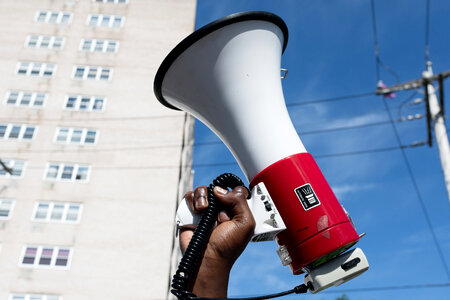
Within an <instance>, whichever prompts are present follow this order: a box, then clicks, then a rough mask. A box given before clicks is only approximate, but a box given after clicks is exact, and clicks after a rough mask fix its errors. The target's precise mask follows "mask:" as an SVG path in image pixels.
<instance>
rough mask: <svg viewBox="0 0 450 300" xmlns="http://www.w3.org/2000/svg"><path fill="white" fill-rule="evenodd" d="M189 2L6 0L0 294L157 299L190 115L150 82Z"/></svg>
mask: <svg viewBox="0 0 450 300" xmlns="http://www.w3.org/2000/svg"><path fill="white" fill-rule="evenodd" d="M195 4H196V3H195V0H183V1H178V0H164V1H162V0H39V1H36V0H20V1H0V42H1V45H2V46H1V47H0V299H8V300H75V299H76V300H84V299H86V300H88V299H89V300H92V299H117V300H119V299H133V300H136V299H165V298H167V295H168V285H169V280H170V279H169V278H170V272H171V269H173V267H174V266H173V264H174V263H173V261H174V260H175V257H176V250H175V249H176V244H175V243H174V240H173V230H174V226H173V218H174V214H175V208H176V205H177V200H178V199H179V198H180V195H182V193H183V192H184V191H185V190H187V189H188V188H190V185H191V170H190V165H191V152H192V141H193V129H192V128H193V120H192V118H190V117H188V116H187V115H185V114H184V113H182V112H176V111H171V110H168V109H167V108H165V107H164V106H162V105H161V104H160V103H159V102H157V100H156V98H155V97H154V94H153V77H154V74H155V73H156V71H157V68H158V67H159V64H160V63H161V61H162V60H163V58H164V57H165V56H166V54H167V53H168V52H169V51H170V50H171V49H172V48H173V47H174V46H175V45H176V44H177V43H178V42H179V41H180V40H181V39H182V38H183V37H185V36H186V35H188V34H189V33H190V32H192V30H193V28H194V19H195Z"/></svg>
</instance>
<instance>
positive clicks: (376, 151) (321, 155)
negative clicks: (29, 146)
mask: <svg viewBox="0 0 450 300" xmlns="http://www.w3.org/2000/svg"><path fill="white" fill-rule="evenodd" d="M419 146H421V145H419ZM409 147H416V145H404V146H393V147H385V148H376V149H369V150H361V151H350V152H341V153H329V154H319V155H314V158H316V159H320V158H330V157H339V156H351V155H361V154H371V153H379V152H387V151H393V150H398V149H400V148H409ZM233 165H237V162H235V161H233V162H222V163H217V162H215V163H196V164H192V163H191V164H185V165H182V166H181V167H183V168H185V167H193V168H205V167H218V166H233ZM43 168H45V167H37V166H29V167H27V169H43ZM93 168H95V169H96V170H147V169H148V170H152V169H154V170H159V169H178V168H180V165H179V164H177V165H159V166H158V165H152V166H143V165H140V166H94V167H93Z"/></svg>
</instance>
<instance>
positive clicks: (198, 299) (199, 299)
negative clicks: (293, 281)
mask: <svg viewBox="0 0 450 300" xmlns="http://www.w3.org/2000/svg"><path fill="white" fill-rule="evenodd" d="M307 291H308V287H307V286H306V285H305V284H300V285H298V286H296V287H295V288H293V289H292V290H288V291H285V292H280V293H275V294H270V295H265V296H256V297H246V298H204V297H193V298H191V299H192V300H263V299H272V298H278V297H282V296H286V295H290V294H294V293H295V294H304V293H306V292H307Z"/></svg>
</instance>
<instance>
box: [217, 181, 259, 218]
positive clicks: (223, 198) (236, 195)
mask: <svg viewBox="0 0 450 300" xmlns="http://www.w3.org/2000/svg"><path fill="white" fill-rule="evenodd" d="M214 195H216V197H217V198H218V199H219V201H220V202H221V203H222V204H224V205H225V206H228V207H230V211H231V212H232V214H233V215H236V214H247V213H251V212H250V209H249V208H248V204H247V196H248V190H247V189H246V188H245V187H243V186H237V187H235V188H234V189H233V190H232V191H228V190H227V189H223V188H221V187H219V186H216V187H215V188H214Z"/></svg>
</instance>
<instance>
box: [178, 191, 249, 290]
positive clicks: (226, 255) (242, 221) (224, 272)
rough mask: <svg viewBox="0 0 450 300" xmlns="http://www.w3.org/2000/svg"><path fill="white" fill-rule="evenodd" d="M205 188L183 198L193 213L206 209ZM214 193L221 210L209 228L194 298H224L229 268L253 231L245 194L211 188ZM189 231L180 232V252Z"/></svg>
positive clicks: (189, 233) (187, 238) (194, 286)
mask: <svg viewBox="0 0 450 300" xmlns="http://www.w3.org/2000/svg"><path fill="white" fill-rule="evenodd" d="M207 193H208V192H207V189H206V186H200V187H197V188H196V189H195V191H191V192H188V193H186V195H185V199H186V201H187V203H188V205H189V208H190V209H191V211H192V212H194V213H197V214H198V213H201V212H202V211H204V210H205V209H206V208H207V207H208V200H207ZM214 194H215V195H216V197H217V199H218V200H219V201H220V203H222V206H223V208H224V209H225V210H223V211H221V212H220V213H219V215H218V218H217V219H218V220H217V221H218V222H217V223H218V225H217V226H216V227H215V228H214V229H213V231H212V233H211V237H210V239H209V242H208V245H207V247H206V250H205V254H204V256H203V259H202V262H201V264H200V267H199V271H198V273H197V277H196V279H195V282H194V285H193V287H192V292H193V293H194V294H195V295H197V296H198V297H216V298H219V297H220V298H226V297H227V287H228V278H229V275H230V271H231V267H232V266H233V264H234V262H235V261H236V259H237V258H238V257H239V255H241V253H242V251H244V249H245V247H246V246H247V244H248V242H249V241H250V238H251V237H252V235H253V230H254V229H255V220H254V219H253V215H252V213H251V211H250V209H249V207H248V205H247V200H246V198H247V196H248V191H247V189H246V188H244V187H241V186H239V187H235V188H234V189H233V190H232V191H228V190H226V189H222V188H220V187H215V188H214ZM193 233H194V231H193V230H192V229H182V230H180V246H181V250H182V252H183V253H184V251H186V248H187V246H188V244H189V241H190V240H191V238H192V235H193Z"/></svg>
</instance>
